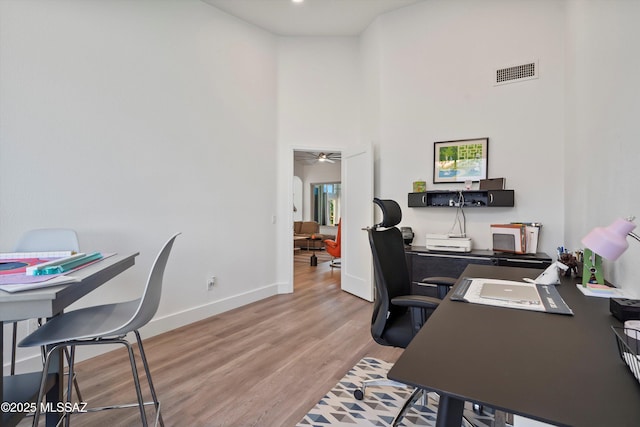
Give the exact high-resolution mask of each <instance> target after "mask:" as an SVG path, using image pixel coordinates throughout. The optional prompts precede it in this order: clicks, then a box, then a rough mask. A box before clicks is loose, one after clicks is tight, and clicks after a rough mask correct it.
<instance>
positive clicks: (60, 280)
mask: <svg viewBox="0 0 640 427" xmlns="http://www.w3.org/2000/svg"><path fill="white" fill-rule="evenodd" d="M78 281H79V280H78V279H76V278H75V277H73V276H56V277H52V278H51V279H49V280H45V281H44V282H35V283H15V284H10V285H0V290H3V291H6V292H11V293H13V292H20V291H29V290H31V289H40V288H48V287H51V286H58V285H65V284H68V283H76V282H78Z"/></svg>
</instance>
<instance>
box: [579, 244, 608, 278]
mask: <svg viewBox="0 0 640 427" xmlns="http://www.w3.org/2000/svg"><path fill="white" fill-rule="evenodd" d="M583 259H584V268H583V270H582V284H583V285H585V286H586V285H588V284H589V285H593V284H597V285H604V273H603V272H602V257H601V256H600V255H598V254H596V253H594V252H593V251H592V250H591V249H587V248H585V250H584V258H583Z"/></svg>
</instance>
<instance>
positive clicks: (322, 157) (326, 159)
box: [295, 151, 342, 164]
mask: <svg viewBox="0 0 640 427" xmlns="http://www.w3.org/2000/svg"><path fill="white" fill-rule="evenodd" d="M341 158H342V156H341V155H340V153H325V152H312V151H296V152H295V159H296V160H298V161H303V162H305V163H307V164H314V163H335V162H336V161H340V159H341Z"/></svg>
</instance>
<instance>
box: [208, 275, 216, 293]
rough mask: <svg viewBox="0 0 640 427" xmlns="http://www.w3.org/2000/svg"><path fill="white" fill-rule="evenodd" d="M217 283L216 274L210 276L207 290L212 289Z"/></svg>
mask: <svg viewBox="0 0 640 427" xmlns="http://www.w3.org/2000/svg"><path fill="white" fill-rule="evenodd" d="M215 284H216V276H211V277H209V279H208V280H207V290H208V291H210V290H212V289H213V287H214V286H215Z"/></svg>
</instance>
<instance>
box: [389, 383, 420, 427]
mask: <svg viewBox="0 0 640 427" xmlns="http://www.w3.org/2000/svg"><path fill="white" fill-rule="evenodd" d="M423 395H426V393H425V392H424V390H422V389H421V388H416V389H415V390H413V393H411V396H409V399H407V400H406V401H405V402H404V405H402V408H401V409H400V412H398V414H397V415H396V417H395V418H394V419H393V423H391V425H392V426H393V427H395V426H397V425H398V423H399V422H400V421H402V418H404V414H405V413H406V412H407V410H408V409H409V408H411V407H412V406H413V404H414V403H415V402H416V401H417V400H418V399H420V397H421V396H423Z"/></svg>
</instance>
